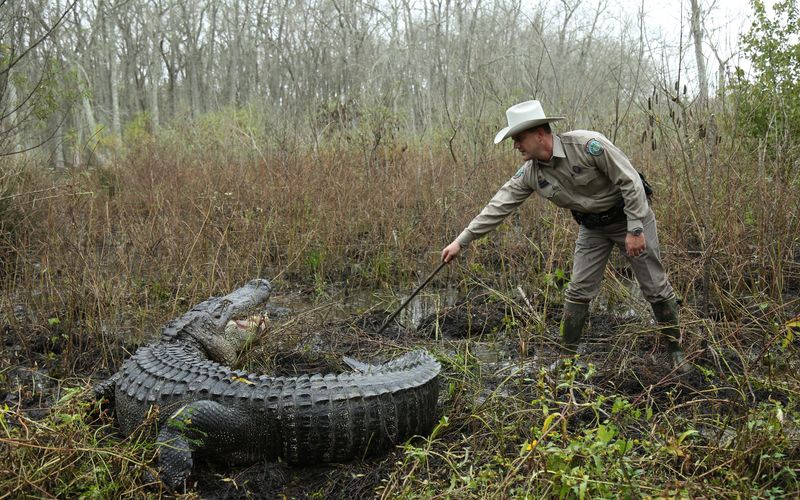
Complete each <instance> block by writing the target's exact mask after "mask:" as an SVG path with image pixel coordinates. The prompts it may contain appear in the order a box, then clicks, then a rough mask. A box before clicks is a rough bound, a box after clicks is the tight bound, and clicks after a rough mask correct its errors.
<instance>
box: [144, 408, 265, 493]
mask: <svg viewBox="0 0 800 500" xmlns="http://www.w3.org/2000/svg"><path fill="white" fill-rule="evenodd" d="M251 420H252V418H250V419H248V417H247V414H246V412H245V411H243V410H240V409H237V408H232V407H229V406H224V405H222V404H220V403H216V402H214V401H209V400H205V399H204V400H200V401H194V402H192V403H189V404H187V405H185V406H182V407H181V408H180V409H179V410H178V411H176V412H175V413H173V414H172V416H171V417H170V418H169V420H167V421H166V423H165V424H164V426H163V428H162V429H161V432H159V434H158V439H157V441H156V444H157V446H158V447H159V458H158V464H159V467H160V473H159V475H160V477H161V480H162V481H163V482H164V484H165V485H166V486H167V487H169V488H171V489H173V490H177V489H181V488H182V487H183V486H184V482H185V481H186V478H188V477H189V473H190V472H191V471H192V465H193V463H194V457H195V456H196V455H197V454H208V455H213V454H218V453H219V452H220V451H222V450H237V449H238V450H241V449H242V448H244V449H247V448H248V443H246V441H247V436H248V434H249V435H250V436H252V433H251V431H252V429H251V425H248V423H249V421H251ZM251 444H252V443H251ZM204 452H209V453H204Z"/></svg>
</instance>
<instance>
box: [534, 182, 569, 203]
mask: <svg viewBox="0 0 800 500" xmlns="http://www.w3.org/2000/svg"><path fill="white" fill-rule="evenodd" d="M537 192H538V193H539V194H540V195H541V196H542V197H543V198H545V199H547V200H548V201H550V202H552V203H554V204H555V205H557V206H559V207H560V206H563V205H564V201H565V200H564V196H563V194H564V192H563V191H562V190H561V187H560V186H557V185H555V184H551V183H547V185H545V186H540V187H539V188H538V189H537Z"/></svg>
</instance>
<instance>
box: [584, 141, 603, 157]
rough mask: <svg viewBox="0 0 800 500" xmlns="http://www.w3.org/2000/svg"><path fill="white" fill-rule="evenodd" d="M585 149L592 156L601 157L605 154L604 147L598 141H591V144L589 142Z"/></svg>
mask: <svg viewBox="0 0 800 500" xmlns="http://www.w3.org/2000/svg"><path fill="white" fill-rule="evenodd" d="M584 149H586V152H587V153H589V154H590V155H592V156H600V155H601V154H603V145H602V144H600V141H598V140H597V139H591V140H590V141H589V142H587V143H586V146H585V148H584Z"/></svg>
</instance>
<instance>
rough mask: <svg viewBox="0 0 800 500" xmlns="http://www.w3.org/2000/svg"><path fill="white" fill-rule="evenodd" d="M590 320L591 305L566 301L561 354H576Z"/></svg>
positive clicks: (562, 325) (562, 319) (562, 318)
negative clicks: (584, 328) (587, 321)
mask: <svg viewBox="0 0 800 500" xmlns="http://www.w3.org/2000/svg"><path fill="white" fill-rule="evenodd" d="M588 318H589V304H583V303H580V302H570V301H564V314H563V316H562V317H561V352H562V353H563V354H575V353H577V351H578V344H579V343H580V341H581V333H583V327H584V326H585V325H586V320H587V319H588Z"/></svg>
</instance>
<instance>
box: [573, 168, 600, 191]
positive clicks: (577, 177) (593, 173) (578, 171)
mask: <svg viewBox="0 0 800 500" xmlns="http://www.w3.org/2000/svg"><path fill="white" fill-rule="evenodd" d="M570 170H571V175H572V182H573V183H574V184H575V185H576V186H588V185H589V184H590V183H591V182H592V181H594V180H595V179H597V178H598V177H599V176H600V171H599V170H597V168H596V167H587V166H585V165H574V166H572V167H570Z"/></svg>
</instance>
